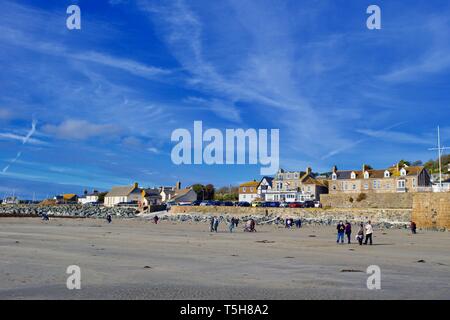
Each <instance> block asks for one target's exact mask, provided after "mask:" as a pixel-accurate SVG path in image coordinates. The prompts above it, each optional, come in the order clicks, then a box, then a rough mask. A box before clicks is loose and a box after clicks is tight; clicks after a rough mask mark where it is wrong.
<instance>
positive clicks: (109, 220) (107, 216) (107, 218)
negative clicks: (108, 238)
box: [106, 214, 112, 223]
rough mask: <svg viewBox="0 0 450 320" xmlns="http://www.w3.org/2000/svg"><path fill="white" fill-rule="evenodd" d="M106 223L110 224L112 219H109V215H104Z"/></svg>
mask: <svg viewBox="0 0 450 320" xmlns="http://www.w3.org/2000/svg"><path fill="white" fill-rule="evenodd" d="M106 221H108V223H111V221H112V218H111V215H110V214H107V215H106Z"/></svg>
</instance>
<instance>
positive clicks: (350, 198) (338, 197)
mask: <svg viewBox="0 0 450 320" xmlns="http://www.w3.org/2000/svg"><path fill="white" fill-rule="evenodd" d="M413 195H414V194H413V193H398V192H396V193H364V196H362V197H361V196H360V195H359V193H354V194H350V193H347V194H323V195H321V196H320V202H321V203H322V205H323V206H324V207H331V208H389V209H411V208H412V203H413Z"/></svg>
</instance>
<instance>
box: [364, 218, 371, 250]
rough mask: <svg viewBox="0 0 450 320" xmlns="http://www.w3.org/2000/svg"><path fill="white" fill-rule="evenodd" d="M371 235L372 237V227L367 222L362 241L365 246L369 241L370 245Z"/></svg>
mask: <svg viewBox="0 0 450 320" xmlns="http://www.w3.org/2000/svg"><path fill="white" fill-rule="evenodd" d="M372 235H373V227H372V224H371V223H370V220H369V222H367V224H366V241H364V244H367V241H368V240H369V239H370V245H372Z"/></svg>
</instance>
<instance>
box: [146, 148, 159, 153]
mask: <svg viewBox="0 0 450 320" xmlns="http://www.w3.org/2000/svg"><path fill="white" fill-rule="evenodd" d="M147 151H150V152H151V153H155V154H158V153H159V150H158V149H156V148H154V147H150V148H147Z"/></svg>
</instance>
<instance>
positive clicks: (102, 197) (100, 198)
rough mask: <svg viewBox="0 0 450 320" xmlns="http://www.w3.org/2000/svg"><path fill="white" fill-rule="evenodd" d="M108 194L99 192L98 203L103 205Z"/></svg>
mask: <svg viewBox="0 0 450 320" xmlns="http://www.w3.org/2000/svg"><path fill="white" fill-rule="evenodd" d="M107 194H108V192H99V194H98V202H100V203H103V202H105V196H106V195H107Z"/></svg>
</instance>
